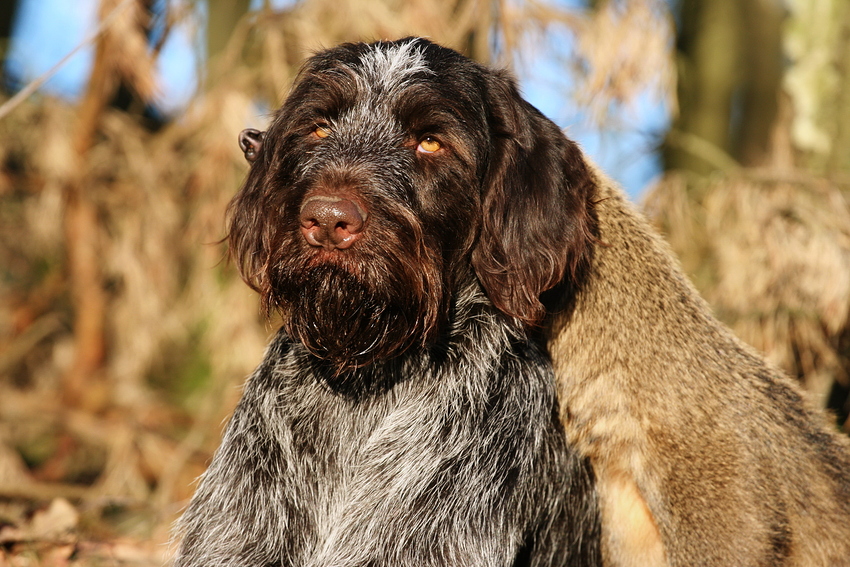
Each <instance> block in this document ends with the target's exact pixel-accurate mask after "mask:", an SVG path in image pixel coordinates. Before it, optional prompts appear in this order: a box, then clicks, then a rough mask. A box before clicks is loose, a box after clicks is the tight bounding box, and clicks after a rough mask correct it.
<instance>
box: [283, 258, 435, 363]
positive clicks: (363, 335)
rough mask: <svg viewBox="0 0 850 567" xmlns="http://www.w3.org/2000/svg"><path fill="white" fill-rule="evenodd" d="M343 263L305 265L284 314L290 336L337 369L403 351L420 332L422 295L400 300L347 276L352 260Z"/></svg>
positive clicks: (373, 360) (349, 273)
mask: <svg viewBox="0 0 850 567" xmlns="http://www.w3.org/2000/svg"><path fill="white" fill-rule="evenodd" d="M321 254H322V255H327V254H329V253H328V252H324V253H321ZM340 255H341V254H340V253H339V252H336V253H335V254H334V256H335V257H338V256H340ZM343 264H345V265H346V266H347V268H343V267H340V266H339V265H336V264H335V263H332V262H330V263H329V262H324V263H321V262H320V263H319V264H318V265H317V266H315V267H313V268H307V269H305V270H304V272H303V273H302V275H301V278H300V280H301V281H300V282H298V283H297V285H296V287H297V293H296V294H295V295H294V296H293V297H291V300H290V301H288V302H287V303H288V306H287V314H286V317H285V325H286V328H287V331H288V332H289V333H290V335H291V336H293V337H294V338H296V339H297V340H298V341H299V342H301V343H302V344H303V345H304V346H305V347H306V348H307V350H308V351H310V352H311V353H312V354H313V355H314V356H316V357H317V358H320V359H322V360H324V361H326V362H328V363H330V364H331V365H333V366H334V367H336V368H337V369H338V371H339V372H344V371H346V370H350V369H355V368H361V367H364V366H367V365H369V364H372V363H373V362H375V361H377V360H384V359H390V358H393V357H395V356H397V355H399V354H401V353H402V352H404V351H405V350H407V348H409V347H410V346H411V345H412V344H413V343H415V342H416V340H417V335H418V336H419V337H421V336H422V333H423V329H422V328H421V322H420V324H417V321H421V319H422V315H421V311H422V309H423V307H424V306H423V304H422V300H423V299H424V298H418V299H417V298H415V297H412V296H407V297H405V299H404V300H401V301H399V300H398V299H397V297H395V296H392V295H390V294H388V293H384V292H383V291H382V290H380V289H375V288H374V286H370V285H368V284H367V283H366V282H364V281H363V280H362V279H361V278H360V277H357V276H356V275H354V274H352V273H351V271H350V270H352V269H354V268H353V266H354V265H356V264H352V263H350V262H343Z"/></svg>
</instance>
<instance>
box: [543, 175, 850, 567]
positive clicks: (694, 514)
mask: <svg viewBox="0 0 850 567" xmlns="http://www.w3.org/2000/svg"><path fill="white" fill-rule="evenodd" d="M594 177H595V184H596V186H597V190H596V191H595V195H594V196H593V197H592V199H593V200H594V202H596V206H595V215H596V218H597V220H598V226H597V230H596V233H597V236H596V244H595V245H594V252H593V257H592V262H591V264H590V265H589V267H588V269H587V270H585V272H584V273H583V274H582V275H581V277H579V278H574V279H569V280H568V281H566V282H564V286H562V289H561V291H562V293H565V294H566V295H564V296H562V299H564V298H566V299H568V300H569V301H568V305H567V306H566V308H565V309H564V310H563V311H562V312H561V313H559V314H558V315H556V316H555V317H554V318H553V321H552V326H551V339H550V349H551V354H552V356H553V359H554V364H555V368H556V374H557V379H558V382H559V394H560V397H561V405H562V408H563V411H564V423H565V426H566V428H567V432H568V439H569V440H570V442H571V443H573V444H574V445H575V446H576V447H577V448H578V449H579V451H580V452H581V453H582V454H583V455H585V456H588V457H589V458H590V459H591V462H592V463H593V466H594V470H595V473H596V476H597V482H598V485H599V491H600V506H601V508H602V512H603V541H604V549H605V551H604V555H605V559H606V564H608V565H617V566H641V567H650V566H659V565H669V566H677V567H678V566H688V567H692V566H697V565H705V566H717V567H720V566H732V565H734V566H742V567H743V566H753V567H755V566H792V565H793V566H798V567H840V566H847V565H850V444H848V440H847V438H846V437H845V436H844V435H841V434H839V433H838V432H837V430H836V429H835V427H834V426H833V425H832V424H830V423H828V422H827V420H826V419H825V416H824V415H822V412H820V411H819V410H816V409H814V408H813V406H812V405H811V404H810V403H809V402H808V400H807V399H806V397H805V395H804V394H803V393H802V392H801V389H800V388H799V387H798V385H797V384H796V383H794V382H793V381H792V380H791V379H790V378H788V377H786V376H785V375H783V374H782V373H781V372H780V371H779V370H777V369H776V368H773V367H771V366H770V365H768V364H767V363H766V362H765V361H764V359H763V358H762V357H761V356H759V355H757V354H756V353H755V352H753V350H752V349H750V348H749V347H747V346H745V345H744V344H742V342H741V341H739V340H738V339H737V338H735V337H734V336H733V335H732V333H731V331H729V330H728V329H727V328H726V327H725V326H723V325H722V324H721V323H719V322H718V321H717V320H716V319H715V318H714V317H713V316H712V314H711V313H710V311H709V308H708V306H707V305H706V303H705V302H704V301H703V300H702V299H701V298H700V297H699V296H698V294H697V292H696V291H695V290H694V288H693V287H692V285H691V284H690V283H689V282H688V281H687V279H686V278H685V276H684V275H683V273H682V272H681V270H680V268H679V265H678V263H677V262H676V260H675V259H674V258H673V256H672V254H671V253H670V252H669V250H668V248H667V246H666V245H665V244H664V243H663V242H662V241H661V239H660V238H659V237H658V236H657V235H656V234H655V233H654V232H653V230H652V229H651V228H650V226H649V224H648V223H647V222H646V220H645V219H644V218H643V217H642V216H641V215H639V214H638V213H637V212H635V211H634V210H633V208H632V207H631V205H630V204H629V203H628V202H627V201H626V199H625V198H624V196H623V194H622V192H621V191H620V190H619V189H618V188H616V187H615V186H614V185H613V183H612V182H611V181H610V180H608V179H606V178H605V177H604V176H603V175H601V174H596V175H595V176H594ZM583 246H584V244H582V247H583ZM564 290H566V291H564Z"/></svg>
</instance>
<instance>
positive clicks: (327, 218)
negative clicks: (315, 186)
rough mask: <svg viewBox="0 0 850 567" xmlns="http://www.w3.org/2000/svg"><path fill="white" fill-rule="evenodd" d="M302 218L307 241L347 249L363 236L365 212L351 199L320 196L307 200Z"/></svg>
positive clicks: (323, 246)
mask: <svg viewBox="0 0 850 567" xmlns="http://www.w3.org/2000/svg"><path fill="white" fill-rule="evenodd" d="M299 220H300V221H301V233H302V235H303V236H304V238H305V240H307V243H308V244H310V245H311V246H316V247H322V248H327V249H328V250H331V249H334V248H336V249H339V250H344V249H346V248H348V247H350V246H351V245H352V244H353V243H354V241H355V240H357V239H358V238H359V237H360V234H361V232H362V231H363V226H364V224H365V222H366V213H365V212H364V211H363V210H362V209H361V208H360V207H358V206H357V204H356V203H354V202H353V201H351V200H349V199H345V198H341V197H327V196H322V195H319V196H314V197H310V198H309V199H307V200H306V201H305V202H304V204H303V205H302V207H301V215H300V219H299Z"/></svg>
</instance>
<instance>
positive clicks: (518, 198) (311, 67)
mask: <svg viewBox="0 0 850 567" xmlns="http://www.w3.org/2000/svg"><path fill="white" fill-rule="evenodd" d="M240 143H241V144H242V147H243V150H245V154H246V157H247V158H248V159H249V161H252V162H253V165H252V168H251V172H250V174H249V176H248V179H247V180H246V183H245V185H244V186H243V188H242V190H241V191H240V192H239V193H238V194H237V195H236V197H235V198H234V200H233V202H232V203H231V206H230V209H229V213H230V236H229V239H230V244H231V251H232V253H233V254H234V256H235V258H236V260H237V264H238V266H239V267H240V269H241V271H242V275H243V277H244V278H245V279H246V281H247V282H248V283H249V285H251V286H252V287H254V288H255V289H256V290H258V291H259V292H260V294H261V296H262V299H263V304H264V306H265V308H266V309H267V310H271V309H278V310H279V311H280V312H281V314H282V315H283V319H284V324H285V326H286V328H287V331H288V332H289V333H290V334H291V335H292V336H293V337H294V338H296V339H297V340H300V341H301V342H302V343H303V344H304V345H305V346H306V347H307V348H308V349H309V350H310V351H311V352H312V353H313V354H315V355H316V356H318V357H320V358H323V359H325V360H327V361H329V362H331V363H332V364H333V366H334V367H335V368H336V369H337V370H338V371H345V370H347V369H351V368H357V367H361V366H365V365H368V364H370V363H372V362H374V361H376V360H379V359H387V358H391V357H393V356H395V355H397V354H399V353H401V352H404V351H405V350H406V349H408V348H410V347H411V346H412V345H414V344H425V343H427V342H428V341H430V340H433V339H434V338H435V337H436V336H437V334H438V333H439V332H440V331H441V329H442V327H443V326H444V324H445V323H446V320H447V317H448V313H449V310H450V305H451V298H452V294H453V293H454V292H455V291H456V286H457V285H458V283H459V282H461V281H465V280H468V279H469V276H470V275H471V274H472V273H474V274H475V275H476V276H477V277H478V279H479V281H480V282H481V284H482V285H483V288H484V290H485V291H486V293H487V295H488V296H489V297H490V299H491V300H492V301H493V303H494V304H495V305H496V306H497V307H499V308H500V309H501V310H502V311H504V312H505V313H506V314H507V315H509V316H511V317H514V318H516V319H518V320H520V321H522V322H524V323H526V324H533V323H535V322H537V321H539V319H540V317H541V316H542V315H543V313H542V306H541V305H540V302H539V295H540V293H541V292H543V291H544V290H546V289H548V288H550V287H552V286H553V285H555V284H556V283H557V282H558V281H560V280H561V278H562V277H563V276H564V273H565V271H566V270H567V269H568V268H570V267H572V268H575V267H576V266H577V265H578V264H579V263H581V262H582V261H583V260H584V258H585V257H586V255H587V249H588V247H589V242H590V239H591V238H592V237H591V232H592V214H591V213H590V210H589V208H588V207H589V205H588V203H590V201H591V198H590V197H591V196H590V191H591V187H592V183H591V181H590V176H589V173H588V171H587V169H586V167H585V166H584V162H583V160H582V158H581V155H580V152H579V151H578V150H577V149H576V148H575V146H574V145H573V144H572V143H571V142H569V141H568V140H566V139H565V138H564V137H563V136H562V135H561V133H560V131H559V130H558V129H557V127H555V126H554V124H552V123H551V122H549V121H548V120H546V119H545V118H543V117H542V116H541V115H540V114H539V113H538V112H537V111H536V110H534V109H533V108H532V107H530V106H529V105H528V104H527V103H525V102H524V101H523V100H522V99H521V98H520V97H519V95H518V94H517V91H516V89H515V87H514V85H513V82H512V81H511V80H510V79H509V78H507V77H506V76H505V75H504V74H501V73H497V72H493V71H491V70H488V69H486V68H484V67H482V66H480V65H478V64H476V63H474V62H472V61H470V60H469V59H466V58H465V57H463V56H461V55H460V54H458V53H456V52H454V51H452V50H450V49H446V48H443V47H440V46H438V45H436V44H433V43H431V42H428V41H426V40H422V39H405V40H400V41H397V42H379V43H376V44H371V45H366V44H347V45H343V46H340V47H337V48H335V49H331V50H328V51H325V52H323V53H320V54H318V55H316V56H314V57H313V58H311V59H310V60H308V62H307V63H306V65H305V67H304V69H303V70H302V72H301V74H300V75H299V78H298V79H297V81H296V84H295V86H294V87H293V90H292V92H291V94H290V95H289V97H288V98H287V100H286V102H285V103H284V104H283V106H282V107H281V108H280V110H279V111H278V112H277V114H276V116H275V119H274V121H273V123H272V125H271V127H270V128H269V130H268V131H267V132H265V133H259V132H256V131H246V132H245V133H243V136H242V138H241V140H240Z"/></svg>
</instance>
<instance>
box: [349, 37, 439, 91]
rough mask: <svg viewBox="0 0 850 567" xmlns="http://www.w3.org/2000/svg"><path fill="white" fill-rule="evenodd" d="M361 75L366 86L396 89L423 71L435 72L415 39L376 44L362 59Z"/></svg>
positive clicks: (387, 89) (386, 89)
mask: <svg viewBox="0 0 850 567" xmlns="http://www.w3.org/2000/svg"><path fill="white" fill-rule="evenodd" d="M360 65H361V67H360V69H359V71H360V73H362V75H360V76H359V77H358V78H359V79H361V80H363V81H364V83H365V84H364V86H366V87H368V88H371V89H374V88H376V87H378V88H380V89H381V90H383V91H394V90H396V89H398V88H400V87H403V86H405V85H406V84H407V83H408V82H409V81H410V80H411V79H412V78H413V77H415V76H416V75H417V74H421V73H429V74H433V71H432V70H431V69H429V68H428V65H427V64H426V62H425V56H424V55H423V53H422V50H421V49H420V48H418V47H417V45H416V42H415V40H411V41H409V42H408V43H404V44H401V45H394V46H392V47H386V46H384V47H381V46H378V45H375V46H373V47H372V49H371V50H370V51H369V52H368V53H367V54H366V55H364V56H363V57H362V58H361V60H360Z"/></svg>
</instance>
